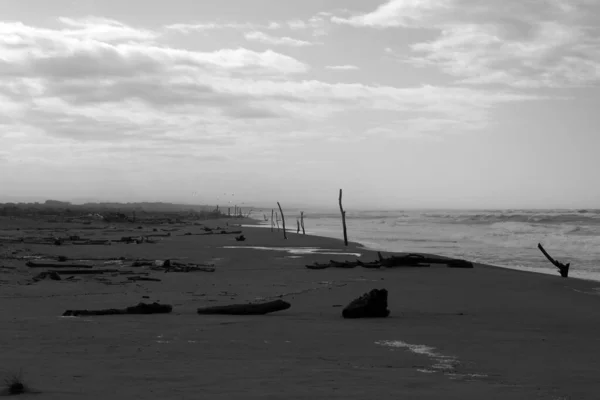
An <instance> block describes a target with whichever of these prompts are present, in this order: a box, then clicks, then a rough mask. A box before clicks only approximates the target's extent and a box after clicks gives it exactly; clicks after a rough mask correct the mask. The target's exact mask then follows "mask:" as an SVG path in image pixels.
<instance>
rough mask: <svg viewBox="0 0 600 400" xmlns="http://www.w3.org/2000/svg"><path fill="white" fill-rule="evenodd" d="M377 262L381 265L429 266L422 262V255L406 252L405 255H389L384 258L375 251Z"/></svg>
mask: <svg viewBox="0 0 600 400" xmlns="http://www.w3.org/2000/svg"><path fill="white" fill-rule="evenodd" d="M377 256H378V257H379V263H380V264H381V265H382V266H383V267H388V268H389V267H429V265H428V264H423V260H424V259H425V257H424V256H422V255H420V254H407V255H405V256H391V257H388V258H385V257H383V256H382V255H381V253H380V252H377Z"/></svg>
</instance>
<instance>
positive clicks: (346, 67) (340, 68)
mask: <svg viewBox="0 0 600 400" xmlns="http://www.w3.org/2000/svg"><path fill="white" fill-rule="evenodd" d="M325 68H326V69H333V70H336V71H355V70H358V69H360V68H358V67H357V66H356V65H327V66H326V67H325Z"/></svg>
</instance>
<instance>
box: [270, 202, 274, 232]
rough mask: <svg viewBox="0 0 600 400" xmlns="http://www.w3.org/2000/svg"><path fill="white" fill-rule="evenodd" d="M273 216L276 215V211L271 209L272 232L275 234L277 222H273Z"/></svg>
mask: <svg viewBox="0 0 600 400" xmlns="http://www.w3.org/2000/svg"><path fill="white" fill-rule="evenodd" d="M273 214H275V210H273V209H272V208H271V232H273V228H274V227H275V221H273Z"/></svg>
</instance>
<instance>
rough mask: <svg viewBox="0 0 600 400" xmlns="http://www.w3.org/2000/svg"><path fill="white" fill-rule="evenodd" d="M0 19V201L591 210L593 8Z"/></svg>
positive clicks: (334, 5) (25, 4)
mask: <svg viewBox="0 0 600 400" xmlns="http://www.w3.org/2000/svg"><path fill="white" fill-rule="evenodd" d="M0 10H2V11H1V13H0V201H16V200H25V201H29V200H37V199H41V200H43V199H47V198H52V199H58V200H71V201H76V202H77V201H84V200H93V201H123V202H134V201H168V202H182V203H194V204H220V205H221V206H228V205H234V204H238V205H240V204H241V203H244V204H260V205H268V206H271V205H276V202H278V201H279V202H281V203H282V205H283V206H285V205H289V206H294V207H295V206H302V205H307V206H331V205H333V206H335V205H336V204H337V201H338V191H339V189H340V188H343V190H344V206H345V208H346V209H357V208H363V209H364V208H369V209H404V208H600V181H599V179H598V177H597V175H598V172H599V171H600V156H599V154H600V135H599V133H598V130H597V127H598V126H599V125H600V112H599V110H600V108H599V106H600V87H599V83H600V2H599V1H598V0H503V1H498V0H389V1H387V2H386V1H375V0H372V1H365V0H302V1H292V0H219V1H212V0H211V1H209V0H169V1H162V0H160V1H159V0H128V1H122V0H76V1H75V0H52V1H48V0H0Z"/></svg>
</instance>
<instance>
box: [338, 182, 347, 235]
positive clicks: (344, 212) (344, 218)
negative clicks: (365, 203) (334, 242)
mask: <svg viewBox="0 0 600 400" xmlns="http://www.w3.org/2000/svg"><path fill="white" fill-rule="evenodd" d="M340 212H341V213H342V226H343V227H344V245H346V246H348V235H347V233H346V211H344V209H343V208H342V189H340Z"/></svg>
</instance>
